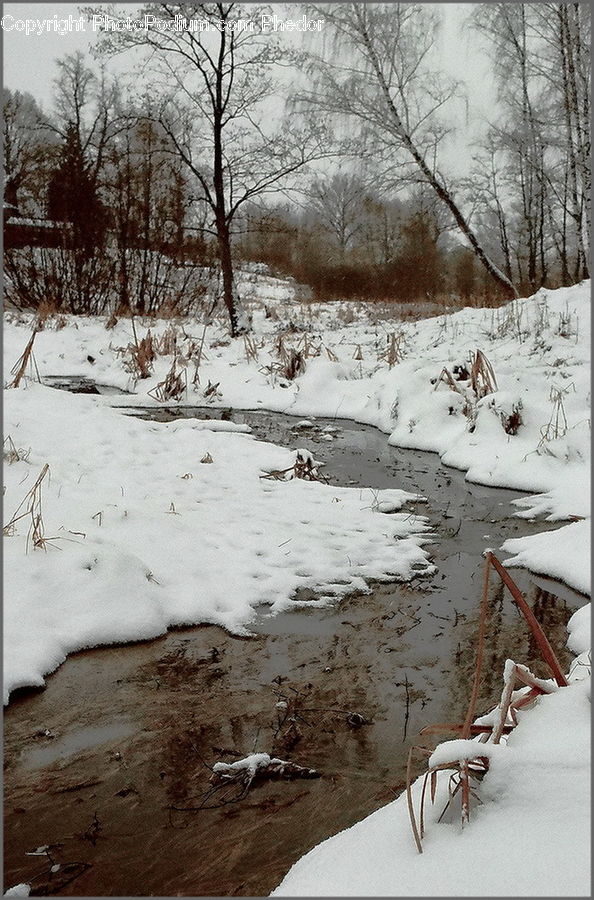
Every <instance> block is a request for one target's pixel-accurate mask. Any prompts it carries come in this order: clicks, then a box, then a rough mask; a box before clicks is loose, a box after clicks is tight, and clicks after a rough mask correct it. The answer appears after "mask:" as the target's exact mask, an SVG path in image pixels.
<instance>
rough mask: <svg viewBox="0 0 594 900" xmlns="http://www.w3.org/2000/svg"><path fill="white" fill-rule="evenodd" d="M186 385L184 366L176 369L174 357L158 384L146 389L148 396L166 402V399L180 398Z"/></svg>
mask: <svg viewBox="0 0 594 900" xmlns="http://www.w3.org/2000/svg"><path fill="white" fill-rule="evenodd" d="M187 387H188V381H187V373H186V370H185V368H181V369H180V370H179V371H178V369H177V361H176V359H175V358H174V360H173V363H172V366H171V368H170V370H169V372H168V373H167V375H166V376H165V378H164V379H163V381H160V382H159V384H157V385H155V387H154V388H152V389H151V390H150V391H148V395H149V397H153V398H154V399H155V400H158V401H159V403H166V402H167V401H168V400H181V398H182V397H183V395H184V393H185V392H186V390H187Z"/></svg>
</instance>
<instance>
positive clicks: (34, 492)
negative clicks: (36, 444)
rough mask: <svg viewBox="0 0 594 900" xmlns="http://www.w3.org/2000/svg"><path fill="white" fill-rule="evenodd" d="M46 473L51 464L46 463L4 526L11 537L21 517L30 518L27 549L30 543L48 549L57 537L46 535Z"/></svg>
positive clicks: (6, 534) (7, 534) (36, 548)
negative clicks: (43, 497) (43, 498)
mask: <svg viewBox="0 0 594 900" xmlns="http://www.w3.org/2000/svg"><path fill="white" fill-rule="evenodd" d="M46 475H49V465H48V463H45V465H44V466H43V468H42V470H41V472H40V473H39V475H38V477H37V480H36V482H35V484H34V485H33V487H32V488H30V490H28V491H27V493H26V494H25V496H24V497H23V499H22V500H21V502H20V503H19V505H18V507H17V508H16V510H15V512H14V513H13V515H12V517H11V519H10V521H9V522H7V523H6V525H5V526H4V528H3V535H4V537H11V536H12V535H13V534H14V533H15V530H16V525H17V522H19V521H20V520H21V519H27V518H28V519H29V520H30V521H29V530H28V532H27V543H26V550H27V551H28V550H29V544H32V545H33V549H34V550H38V549H41V550H47V545H48V543H49V542H50V541H53V540H56V539H55V538H47V537H45V534H44V531H45V528H44V523H43V514H42V510H41V485H42V483H43V480H44V478H45V477H46Z"/></svg>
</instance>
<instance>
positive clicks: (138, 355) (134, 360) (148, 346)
mask: <svg viewBox="0 0 594 900" xmlns="http://www.w3.org/2000/svg"><path fill="white" fill-rule="evenodd" d="M123 352H124V353H125V354H127V355H128V357H127V358H126V359H124V363H123V365H124V368H125V370H126V371H127V372H130V373H131V374H132V375H133V376H134V377H135V378H138V379H142V378H148V377H149V375H150V374H151V372H152V370H153V362H154V361H155V358H156V355H157V354H156V352H155V346H154V340H153V336H152V334H151V331H150V328H149V330H148V331H147V333H146V335H145V336H144V337H143V338H142V339H141V340H140V341H138V340H135V342H134V343H133V344H132V343H131V344H128V346H127V347H125V348H124V351H123Z"/></svg>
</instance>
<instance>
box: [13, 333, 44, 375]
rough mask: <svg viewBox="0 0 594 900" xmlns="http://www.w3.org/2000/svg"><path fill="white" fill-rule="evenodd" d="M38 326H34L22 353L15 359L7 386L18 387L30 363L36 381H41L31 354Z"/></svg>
mask: <svg viewBox="0 0 594 900" xmlns="http://www.w3.org/2000/svg"><path fill="white" fill-rule="evenodd" d="M38 330H39V329H38V327H37V326H35V328H34V329H33V331H32V333H31V337H30V338H29V340H28V341H27V346H26V347H25V349H24V350H23V352H22V354H21V355H20V356H19V358H18V359H17V361H16V363H15V364H14V366H13V367H12V369H11V370H10V374H11V375H14V378H13V380H12V381H11V382H10V384H9V385H8V387H9V388H18V386H19V384H20V383H21V379H22V378H23V375H24V374H25V372H26V370H27V366H28V365H29V363H31V366H32V369H34V371H35V375H36V376H37V381H39V382H41V378H40V376H39V369H38V368H37V362H36V361H35V356H34V355H33V344H34V343H35V338H36V337H37V332H38Z"/></svg>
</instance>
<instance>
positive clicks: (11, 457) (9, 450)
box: [2, 434, 31, 466]
mask: <svg viewBox="0 0 594 900" xmlns="http://www.w3.org/2000/svg"><path fill="white" fill-rule="evenodd" d="M2 448H3V457H4V461H5V462H7V463H8V465H9V466H10V465H12V463H15V462H21V461H23V462H26V461H27V460H28V458H29V454H30V453H31V448H30V447H29V449H28V450H23V448H22V447H18V448H17V447H16V445H15V443H14V441H13V439H12V438H11V436H10V435H9V434H8V435H7V436H6V437H5V438H4V443H3V445H2Z"/></svg>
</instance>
